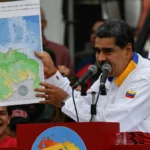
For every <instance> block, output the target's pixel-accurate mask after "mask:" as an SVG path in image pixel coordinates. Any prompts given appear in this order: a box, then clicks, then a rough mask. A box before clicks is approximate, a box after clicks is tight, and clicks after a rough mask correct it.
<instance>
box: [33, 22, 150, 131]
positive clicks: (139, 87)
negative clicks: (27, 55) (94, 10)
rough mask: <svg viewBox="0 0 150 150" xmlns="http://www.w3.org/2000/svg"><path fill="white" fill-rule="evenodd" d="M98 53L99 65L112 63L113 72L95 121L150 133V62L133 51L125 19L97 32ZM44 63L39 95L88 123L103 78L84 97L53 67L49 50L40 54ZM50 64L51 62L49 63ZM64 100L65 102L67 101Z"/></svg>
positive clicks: (38, 90) (123, 129)
mask: <svg viewBox="0 0 150 150" xmlns="http://www.w3.org/2000/svg"><path fill="white" fill-rule="evenodd" d="M94 50H95V54H96V60H97V63H98V64H99V67H102V65H103V64H104V63H106V62H107V63H109V64H110V65H111V67H112V71H111V72H110V73H109V77H108V80H107V81H106V84H105V86H106V89H107V95H100V96H99V98H98V101H97V105H96V110H97V114H96V115H95V117H94V119H93V121H96V122H98V121H101V122H119V123H120V131H143V132H150V92H149V90H150V61H149V60H147V59H144V58H142V57H141V56H140V55H139V54H137V53H136V52H134V36H133V33H132V31H131V29H130V27H129V26H128V25H127V24H126V23H125V22H124V21H122V20H107V21H106V22H105V23H104V24H103V25H101V26H100V27H99V28H98V29H97V31H96V42H95V49H94ZM35 54H36V56H37V57H39V58H41V59H42V61H43V64H44V72H45V78H46V81H45V83H40V84H41V85H42V86H44V87H45V88H38V89H35V91H37V92H40V93H39V94H37V95H36V96H37V97H43V98H46V99H47V100H46V101H42V102H41V103H49V104H53V105H55V106H58V107H61V105H62V104H64V106H62V111H63V112H64V113H65V114H67V115H68V116H70V117H71V118H73V119H74V120H76V121H77V120H78V119H79V121H82V122H83V121H85V122H89V121H90V119H91V112H90V111H91V104H92V94H91V93H92V92H93V91H94V92H95V93H96V95H95V97H96V98H97V95H98V92H99V86H100V78H99V79H98V80H97V81H96V82H95V83H94V84H93V85H92V86H91V88H90V89H89V90H88V91H87V96H81V94H80V92H77V91H74V97H75V104H76V107H77V112H78V117H79V118H77V115H76V111H75V107H74V103H73V98H72V88H71V87H70V86H69V84H70V83H69V81H68V80H67V78H64V77H62V76H61V75H60V73H59V72H58V71H57V70H56V68H55V67H54V65H53V63H52V61H51V59H50V58H49V56H48V55H47V54H46V53H43V54H38V53H35ZM47 64H51V65H49V66H48V65H47ZM64 101H65V102H64Z"/></svg>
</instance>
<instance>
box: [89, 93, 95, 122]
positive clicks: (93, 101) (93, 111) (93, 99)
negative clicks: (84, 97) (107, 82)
mask: <svg viewBox="0 0 150 150" xmlns="http://www.w3.org/2000/svg"><path fill="white" fill-rule="evenodd" d="M91 94H92V104H91V116H92V117H91V120H90V122H91V121H92V120H93V117H94V116H95V115H96V103H95V94H96V92H95V91H92V93H91Z"/></svg>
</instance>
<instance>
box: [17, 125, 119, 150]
mask: <svg viewBox="0 0 150 150" xmlns="http://www.w3.org/2000/svg"><path fill="white" fill-rule="evenodd" d="M56 127H61V128H64V129H67V130H71V131H72V132H74V133H76V136H77V135H78V136H79V137H80V138H81V139H82V141H83V143H84V144H85V147H86V149H87V150H96V149H99V150H111V146H112V145H113V144H116V133H117V132H119V123H108V122H91V123H85V122H84V123H77V122H75V123H42V124H22V125H17V141H18V148H16V150H29V149H31V150H40V149H41V150H51V149H52V148H50V147H49V148H48V147H44V146H45V144H46V142H45V141H46V140H48V139H49V137H47V134H49V135H50V136H51V137H53V138H54V139H55V138H56V136H57V138H58V139H59V140H60V138H59V136H60V137H61V134H62V133H61V132H59V131H58V130H57V129H56V130H55V131H56V132H59V133H57V135H55V134H54V133H50V131H51V129H55V128H56ZM46 131H47V133H46ZM45 133H46V134H45ZM70 133H71V132H68V133H66V134H64V133H63V134H64V135H65V136H66V137H63V140H64V141H65V140H67V138H68V137H71V136H72V135H71V134H70ZM42 134H43V137H41V136H42ZM44 134H45V135H46V139H44V138H45V137H44ZM64 135H63V136H64ZM38 137H39V138H41V141H42V143H40V142H41V141H38V140H39V139H38ZM75 138H76V137H75ZM75 138H74V137H72V141H66V142H64V143H67V144H68V143H69V142H71V143H74V142H75V140H76V139H75ZM49 141H50V142H51V144H52V141H51V140H50V139H49ZM50 142H49V143H50ZM37 143H38V144H37ZM35 144H37V145H36V146H37V147H36V148H35V147H34V148H33V146H35ZM53 144H54V145H53V146H54V147H55V145H56V146H57V147H59V146H60V145H61V144H60V143H57V141H55V140H54V141H53ZM72 145H73V144H70V145H69V146H72ZM40 146H42V147H40ZM39 147H40V148H39ZM54 149H56V150H60V149H61V148H60V147H59V148H54ZM82 149H83V148H82ZM82 149H80V150H82ZM61 150H63V148H62V149H61ZM64 150H65V149H64ZM74 150H75V149H74ZM83 150H84V149H83Z"/></svg>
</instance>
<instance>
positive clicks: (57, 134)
mask: <svg viewBox="0 0 150 150" xmlns="http://www.w3.org/2000/svg"><path fill="white" fill-rule="evenodd" d="M47 137H49V138H50V139H51V140H53V141H54V142H59V143H64V142H66V141H67V142H70V143H73V144H74V145H75V146H77V147H79V149H80V150H86V147H85V144H84V142H83V140H82V139H81V137H80V136H79V135H78V134H77V133H76V132H75V131H73V130H72V129H70V128H67V127H63V126H55V127H52V128H49V129H47V130H45V131H44V132H42V133H41V134H40V135H39V136H38V137H37V138H36V140H35V142H34V143H33V145H32V150H39V148H38V145H39V144H40V142H41V140H42V139H43V138H47Z"/></svg>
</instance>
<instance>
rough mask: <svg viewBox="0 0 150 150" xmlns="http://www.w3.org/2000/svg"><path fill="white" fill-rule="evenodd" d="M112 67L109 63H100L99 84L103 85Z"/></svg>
mask: <svg viewBox="0 0 150 150" xmlns="http://www.w3.org/2000/svg"><path fill="white" fill-rule="evenodd" d="M111 70H112V67H111V65H110V64H109V63H104V64H103V65H102V76H101V80H100V86H103V85H105V83H106V80H107V77H108V74H109V73H110V72H111Z"/></svg>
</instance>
